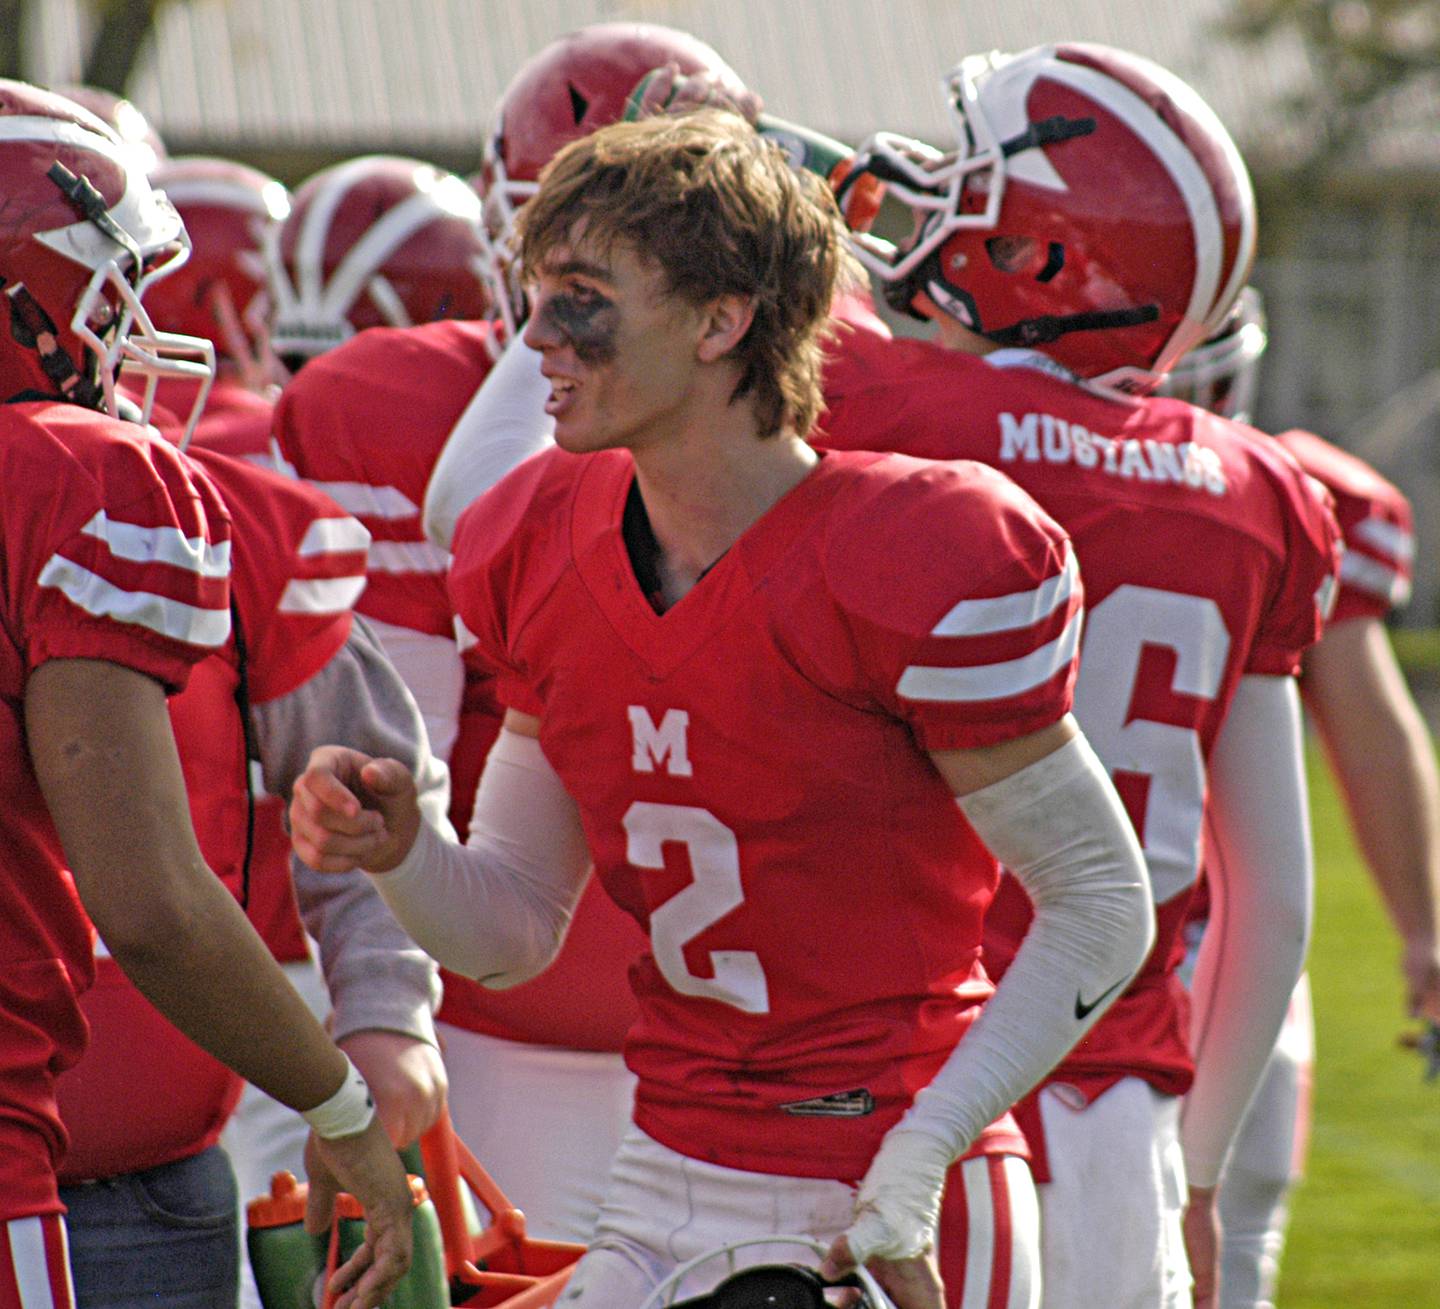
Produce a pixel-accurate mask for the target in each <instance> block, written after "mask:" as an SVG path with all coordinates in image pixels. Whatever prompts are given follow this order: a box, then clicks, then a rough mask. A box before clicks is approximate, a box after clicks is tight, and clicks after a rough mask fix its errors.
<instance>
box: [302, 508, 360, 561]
mask: <svg viewBox="0 0 1440 1309" xmlns="http://www.w3.org/2000/svg"><path fill="white" fill-rule="evenodd" d="M369 545H370V533H369V532H368V531H367V530H366V528H365V526H364V524H363V523H360V522H357V521H356V520H355V519H354V518H350V517H348V516H347V517H345V518H317V519H315V521H314V522H312V523H311V524H310V526H309V527H307V528H306V529H305V535H304V537H303V538H302V540H301V542H300V549H299V551H298V553H299V554H300V555H301V557H302V558H306V557H309V556H311V555H327V554H354V553H356V552H357V551H360V550H365V549H368V548H369Z"/></svg>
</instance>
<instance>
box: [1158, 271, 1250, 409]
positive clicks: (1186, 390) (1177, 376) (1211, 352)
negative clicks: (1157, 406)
mask: <svg viewBox="0 0 1440 1309" xmlns="http://www.w3.org/2000/svg"><path fill="white" fill-rule="evenodd" d="M1269 343H1270V337H1269V333H1268V332H1267V330H1266V327H1265V302H1264V301H1263V300H1262V299H1261V298H1260V292H1259V291H1257V290H1256V289H1255V288H1254V287H1253V286H1247V287H1246V288H1245V289H1244V290H1243V291H1241V292H1240V298H1239V299H1238V300H1236V301H1235V307H1234V308H1233V309H1232V310H1231V311H1230V313H1229V314H1228V315H1227V317H1226V319H1225V321H1224V322H1223V323H1222V324H1221V325H1220V330H1219V331H1218V332H1216V333H1215V335H1214V336H1212V337H1211V338H1210V339H1209V340H1208V341H1203V342H1201V343H1200V344H1199V345H1197V346H1196V347H1195V348H1194V349H1193V350H1192V351H1190V353H1189V354H1187V355H1186V356H1185V357H1184V358H1183V359H1181V360H1180V362H1179V363H1177V364H1176V365H1175V367H1174V368H1172V369H1171V370H1170V372H1169V374H1168V375H1167V376H1166V377H1165V378H1164V379H1163V380H1162V381H1161V383H1160V385H1159V386H1158V387H1157V388H1156V392H1155V393H1156V394H1157V395H1169V396H1174V397H1175V398H1176V399H1177V400H1188V401H1189V402H1190V403H1191V404H1192V405H1199V406H1200V408H1201V409H1208V410H1210V412H1211V413H1214V414H1219V415H1220V417H1221V418H1232V419H1234V420H1235V421H1236V422H1237V423H1248V422H1249V421H1250V418H1251V415H1252V414H1254V412H1255V392H1256V391H1257V390H1258V389H1259V384H1260V360H1261V358H1262V357H1263V356H1264V354H1265V347H1266V346H1267V345H1268V344H1269Z"/></svg>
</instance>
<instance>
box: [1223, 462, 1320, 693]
mask: <svg viewBox="0 0 1440 1309" xmlns="http://www.w3.org/2000/svg"><path fill="white" fill-rule="evenodd" d="M1257 455H1258V456H1259V460H1258V462H1259V464H1260V466H1261V468H1262V469H1263V470H1265V472H1266V473H1267V474H1268V476H1269V477H1270V480H1271V482H1272V483H1273V484H1274V487H1275V494H1276V498H1277V500H1278V502H1279V505H1280V512H1281V519H1282V524H1283V530H1284V534H1285V547H1286V550H1285V566H1284V567H1283V568H1282V569H1279V570H1277V572H1276V581H1275V587H1274V591H1273V593H1272V595H1271V599H1270V604H1269V606H1268V608H1267V610H1266V613H1265V616H1264V618H1263V619H1262V621H1261V624H1260V627H1259V629H1258V630H1257V632H1256V634H1255V640H1254V643H1253V644H1252V645H1251V648H1250V654H1249V657H1248V658H1247V659H1246V662H1245V672H1246V673H1255V674H1261V675H1272V676H1290V675H1293V674H1295V673H1298V672H1299V671H1300V656H1301V654H1302V653H1303V652H1304V651H1305V650H1307V649H1309V647H1310V646H1312V645H1314V644H1315V642H1316V641H1318V640H1319V639H1320V633H1321V631H1322V630H1323V628H1324V626H1325V623H1326V622H1327V621H1328V620H1329V618H1330V614H1331V611H1332V609H1333V608H1334V605H1335V591H1336V586H1337V579H1336V575H1337V573H1338V571H1339V568H1340V551H1341V546H1340V525H1339V523H1338V522H1337V521H1336V518H1335V514H1334V511H1333V502H1332V501H1331V499H1330V496H1329V493H1328V492H1327V491H1326V489H1325V487H1324V486H1322V485H1321V484H1320V483H1319V482H1317V481H1316V480H1315V479H1314V478H1312V477H1310V476H1309V475H1308V474H1307V473H1305V472H1304V471H1303V470H1302V469H1301V468H1300V467H1299V466H1298V464H1296V462H1295V461H1294V460H1293V459H1291V458H1290V457H1288V456H1286V455H1284V454H1283V452H1282V451H1278V450H1276V448H1275V447H1274V445H1273V444H1272V443H1269V442H1266V443H1264V445H1263V446H1262V447H1261V448H1260V449H1259V450H1257Z"/></svg>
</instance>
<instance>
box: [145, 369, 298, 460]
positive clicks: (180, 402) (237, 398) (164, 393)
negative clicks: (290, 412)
mask: <svg viewBox="0 0 1440 1309" xmlns="http://www.w3.org/2000/svg"><path fill="white" fill-rule="evenodd" d="M199 386H200V384H199V383H198V382H191V381H187V380H183V379H179V378H167V379H165V380H164V381H162V382H160V383H159V384H158V385H157V386H156V388H155V402H156V404H157V405H160V406H164V408H165V409H166V410H167V411H168V413H169V414H171V415H176V416H178V417H179V419H180V422H181V425H182V427H183V424H184V420H185V417H186V416H188V415H189V413H190V409H191V407H192V406H193V405H194V403H195V395H196V393H197V391H198V390H199ZM274 408H275V403H274V401H273V400H267V399H266V398H265V397H264V396H261V395H256V393H255V392H254V391H251V390H249V389H248V388H247V387H243V386H241V385H240V384H239V383H238V382H234V381H232V380H231V379H230V378H228V377H223V376H222V377H217V378H216V379H215V382H214V385H213V386H211V388H210V394H209V395H207V396H206V397H205V408H204V409H203V410H202V411H201V413H200V419H199V421H198V422H197V423H196V424H195V432H194V435H193V436H192V437H191V438H190V443H191V445H192V446H196V447H201V446H203V447H204V448H205V449H207V450H214V451H215V452H216V453H217V454H222V455H229V456H230V457H231V458H232V459H246V460H248V461H249V462H251V463H257V464H260V465H261V466H262V467H265V468H273V467H274V463H273V456H272V454H271V451H270V417H271V413H272V411H273V410H274ZM158 425H160V426H164V424H158ZM187 448H188V447H187Z"/></svg>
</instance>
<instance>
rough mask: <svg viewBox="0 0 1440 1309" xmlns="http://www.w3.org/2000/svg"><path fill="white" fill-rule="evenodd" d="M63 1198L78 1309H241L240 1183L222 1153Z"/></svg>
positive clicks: (76, 1189)
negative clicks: (237, 1307)
mask: <svg viewBox="0 0 1440 1309" xmlns="http://www.w3.org/2000/svg"><path fill="white" fill-rule="evenodd" d="M60 1198H61V1199H62V1200H63V1201H64V1202H65V1205H66V1207H67V1208H68V1209H69V1211H70V1212H69V1213H68V1214H67V1215H66V1218H65V1226H66V1228H67V1229H68V1231H69V1236H70V1269H71V1272H72V1274H73V1276H74V1279H75V1304H76V1306H77V1309H235V1305H236V1302H237V1297H238V1295H239V1275H240V1267H239V1265H240V1233H239V1217H238V1206H237V1201H236V1194H235V1175H234V1173H233V1172H232V1171H231V1169H230V1161H229V1159H228V1158H226V1156H225V1153H224V1151H223V1150H221V1149H220V1148H219V1146H213V1147H211V1148H210V1149H209V1150H202V1151H201V1152H200V1153H199V1154H197V1155H193V1156H192V1157H191V1158H189V1159H182V1160H180V1162H178V1163H173V1164H163V1165H162V1166H161V1167H159V1168H149V1169H146V1170H145V1171H144V1172H139V1173H126V1174H124V1175H122V1176H120V1177H107V1178H105V1179H103V1180H101V1181H98V1182H84V1183H81V1184H80V1185H78V1186H62V1187H61V1188H60Z"/></svg>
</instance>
